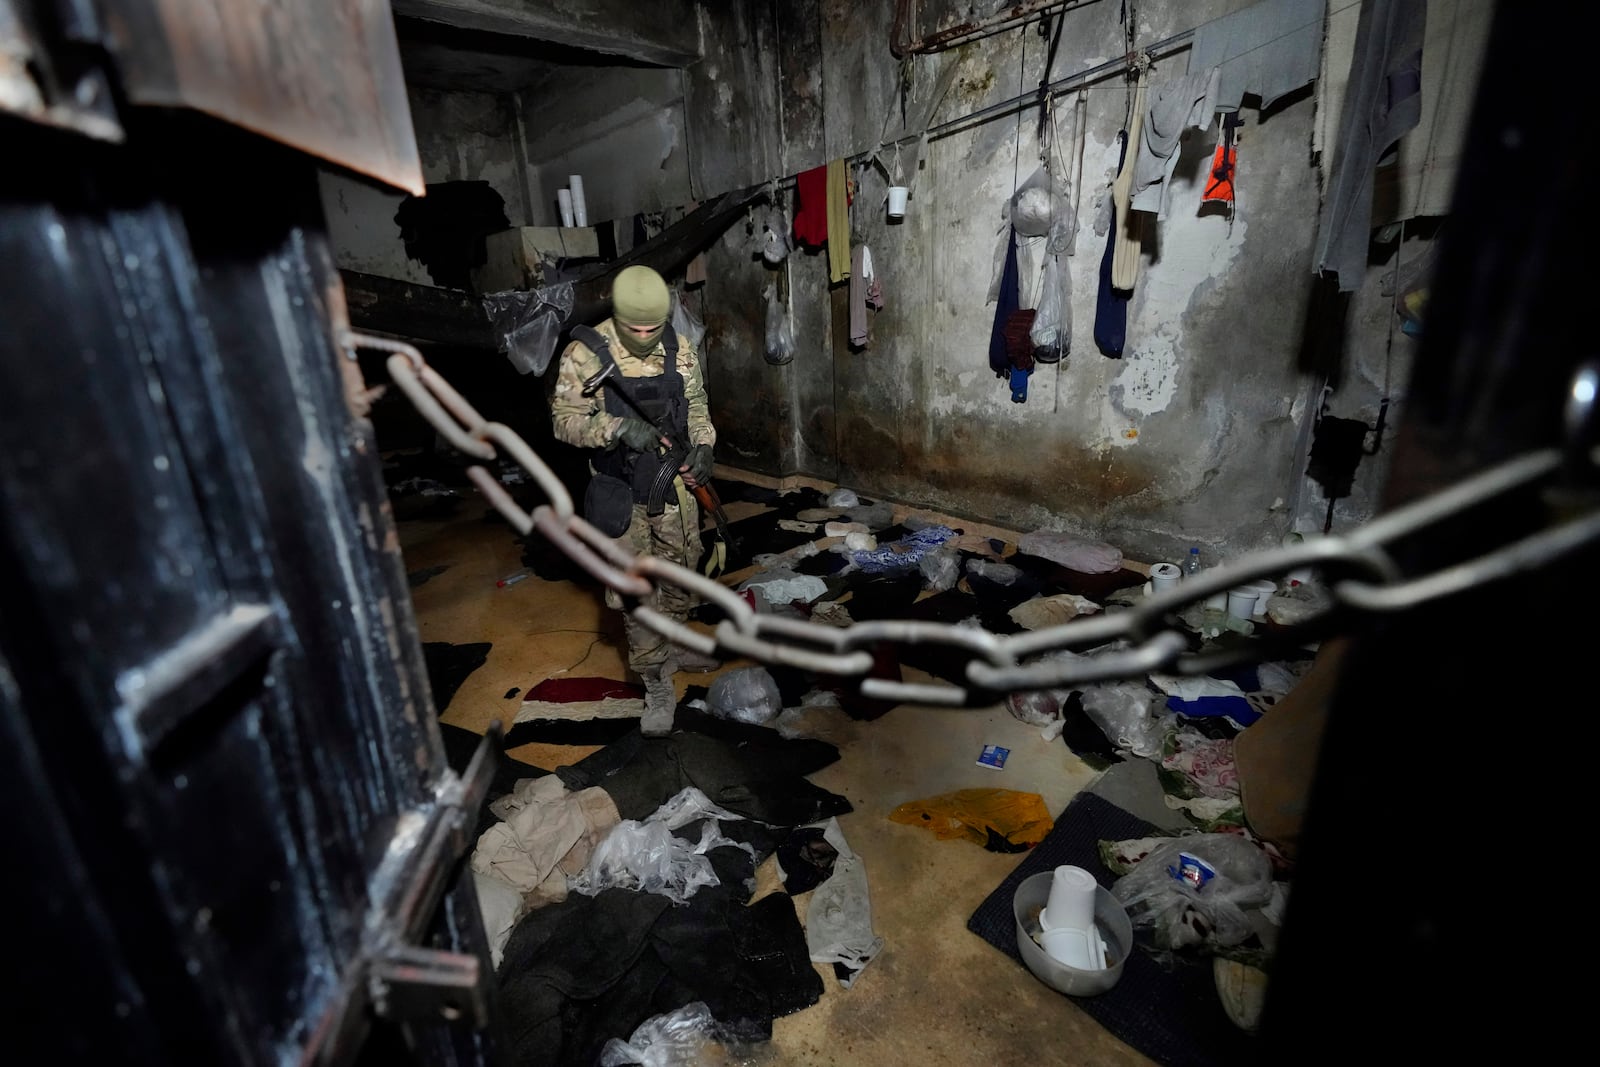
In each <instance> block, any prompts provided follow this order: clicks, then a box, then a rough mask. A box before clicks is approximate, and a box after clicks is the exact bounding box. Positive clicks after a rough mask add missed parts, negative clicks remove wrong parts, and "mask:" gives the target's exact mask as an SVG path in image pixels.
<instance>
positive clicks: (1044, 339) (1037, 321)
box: [1028, 255, 1072, 363]
mask: <svg viewBox="0 0 1600 1067" xmlns="http://www.w3.org/2000/svg"><path fill="white" fill-rule="evenodd" d="M1028 339H1029V340H1031V341H1032V342H1033V347H1034V348H1035V349H1044V350H1046V351H1047V352H1048V353H1049V354H1050V355H1051V356H1052V357H1053V358H1049V359H1045V362H1047V363H1054V362H1057V361H1059V360H1060V359H1061V358H1062V357H1064V356H1066V355H1067V354H1068V353H1070V352H1071V351H1072V271H1071V269H1070V268H1069V267H1068V266H1067V257H1066V256H1065V255H1046V256H1045V257H1044V270H1043V272H1042V274H1041V275H1040V278H1039V307H1038V310H1037V312H1036V313H1035V314H1034V316H1033V327H1032V328H1031V329H1030V330H1029V332H1028Z"/></svg>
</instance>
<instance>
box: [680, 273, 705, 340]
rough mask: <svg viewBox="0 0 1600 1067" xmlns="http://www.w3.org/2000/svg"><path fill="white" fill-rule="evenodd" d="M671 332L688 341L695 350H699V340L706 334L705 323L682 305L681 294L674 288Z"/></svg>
mask: <svg viewBox="0 0 1600 1067" xmlns="http://www.w3.org/2000/svg"><path fill="white" fill-rule="evenodd" d="M672 332H673V333H675V334H677V335H678V336H679V337H681V338H683V339H684V340H685V341H688V342H689V344H690V346H691V347H692V348H694V350H695V351H696V352H698V351H700V342H701V341H702V340H704V339H705V336H706V328H705V325H704V324H703V323H702V322H701V321H700V320H699V319H697V318H695V317H694V313H693V312H691V311H690V310H689V309H688V308H686V307H684V306H683V294H681V293H679V292H678V291H677V290H676V289H674V290H673V291H672Z"/></svg>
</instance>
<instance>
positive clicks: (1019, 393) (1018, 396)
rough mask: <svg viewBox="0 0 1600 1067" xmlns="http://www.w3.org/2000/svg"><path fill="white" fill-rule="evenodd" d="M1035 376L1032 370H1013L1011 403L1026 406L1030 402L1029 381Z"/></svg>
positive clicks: (1013, 368)
mask: <svg viewBox="0 0 1600 1067" xmlns="http://www.w3.org/2000/svg"><path fill="white" fill-rule="evenodd" d="M1032 375H1033V371H1031V370H1018V369H1017V368H1016V367H1012V368H1011V402H1012V403H1013V404H1026V403H1027V402H1028V379H1029V378H1030V377H1031V376H1032Z"/></svg>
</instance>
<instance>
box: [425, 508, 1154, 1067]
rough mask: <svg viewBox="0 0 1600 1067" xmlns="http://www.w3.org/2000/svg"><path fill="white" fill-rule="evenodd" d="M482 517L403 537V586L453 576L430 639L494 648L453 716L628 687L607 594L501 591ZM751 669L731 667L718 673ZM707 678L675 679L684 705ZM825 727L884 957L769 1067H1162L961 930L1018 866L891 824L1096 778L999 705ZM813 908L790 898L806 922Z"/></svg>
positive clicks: (786, 1027) (500, 563)
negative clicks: (925, 804)
mask: <svg viewBox="0 0 1600 1067" xmlns="http://www.w3.org/2000/svg"><path fill="white" fill-rule="evenodd" d="M483 513H484V509H483V508H482V507H481V505H480V503H479V502H478V501H477V500H476V499H474V498H471V497H468V498H467V503H466V506H465V507H464V508H463V509H462V511H461V513H460V515H459V516H458V517H456V518H455V519H452V520H449V521H435V522H403V523H401V525H400V532H401V543H402V547H403V551H404V553H405V559H406V564H407V567H408V568H409V569H410V570H412V571H417V570H421V569H424V568H429V567H434V566H439V565H446V566H447V567H448V569H447V570H445V571H444V572H442V573H441V574H439V575H437V576H435V577H433V578H431V579H429V580H428V581H427V582H426V583H425V584H423V585H421V586H419V587H418V588H416V589H415V590H413V600H414V604H415V609H416V615H417V621H418V625H419V628H420V630H421V633H422V639H423V640H424V641H449V642H455V643H464V642H474V641H489V642H492V644H493V648H492V649H491V650H490V653H489V657H488V660H487V662H486V663H485V664H484V665H483V666H482V667H481V668H479V669H478V670H476V671H474V672H473V673H472V674H471V675H470V676H469V677H468V678H467V680H466V682H465V683H464V684H463V685H462V686H461V688H460V690H459V691H457V693H456V694H455V696H454V698H453V699H452V700H451V702H450V705H449V707H448V708H446V709H445V713H444V716H443V720H444V721H445V722H449V723H453V724H455V725H457V726H462V727H466V728H468V729H472V730H476V731H480V732H481V731H483V730H484V729H486V728H487V727H488V725H489V723H490V722H492V721H493V720H494V719H496V718H504V719H505V721H506V724H507V726H509V725H510V720H511V718H512V716H514V715H515V713H516V711H517V708H518V707H519V704H520V696H519V697H516V698H513V699H510V700H507V699H506V698H505V694H506V692H507V691H508V690H509V689H511V688H513V687H517V688H519V689H523V690H526V689H527V688H529V687H530V686H532V685H535V684H537V683H538V682H540V681H543V680H544V679H546V678H551V677H563V676H584V675H589V676H603V677H610V678H617V679H622V678H625V677H626V675H625V674H624V673H623V672H624V665H623V664H624V656H623V650H622V628H621V622H620V618H619V617H618V616H617V615H616V613H614V612H610V611H608V610H607V609H606V608H605V606H604V605H603V604H602V603H601V601H600V596H599V594H598V593H597V592H594V591H591V590H587V589H583V588H579V587H577V586H575V585H573V584H572V583H567V582H558V583H551V582H545V581H542V580H540V579H538V578H528V579H526V580H524V581H522V582H519V583H517V584H515V585H512V586H509V587H506V588H497V587H496V585H495V580H496V579H497V578H500V577H502V576H504V575H507V574H510V573H512V572H515V571H517V570H519V569H520V568H521V560H520V556H521V552H520V547H519V546H518V544H517V542H516V540H515V538H514V536H513V535H512V533H511V531H510V529H509V528H508V527H507V526H506V525H504V524H503V523H499V522H486V521H484V519H483ZM960 525H964V526H967V527H969V528H971V527H972V525H973V524H971V523H960ZM732 577H733V579H734V580H736V579H737V576H732ZM745 662H746V661H743V660H733V661H730V662H729V663H727V664H726V665H725V666H724V667H723V670H728V669H732V668H733V667H736V666H741V665H743V664H744V663H745ZM919 674H920V672H917V671H914V670H909V669H908V670H907V672H906V676H907V680H909V681H923V680H929V679H927V678H926V677H919ZM712 677H714V675H695V676H682V675H680V677H679V689H680V693H681V691H682V689H683V688H685V687H687V686H688V685H691V684H708V683H709V680H710V679H711V678H712ZM823 726H824V729H823V730H822V732H821V734H820V736H824V737H825V738H826V739H827V740H829V741H832V742H834V743H836V744H838V745H839V747H840V752H841V758H840V760H839V762H838V763H836V764H834V765H833V766H830V767H827V768H824V769H823V770H822V771H820V772H818V773H817V774H814V775H812V776H811V777H812V780H813V781H814V782H816V783H817V784H818V785H821V786H824V787H826V788H828V789H831V790H833V791H835V792H837V793H841V794H843V795H844V796H846V797H848V798H849V799H850V801H851V803H852V804H853V805H854V806H855V811H854V812H853V813H851V814H849V815H846V816H843V817H841V818H840V820H839V823H840V826H841V828H842V829H843V831H844V833H845V835H846V837H847V838H848V839H849V841H850V844H851V847H852V848H853V849H854V850H855V851H856V852H857V853H858V854H859V855H860V856H861V857H862V859H863V861H864V863H865V865H866V869H867V876H868V881H869V883H870V885H871V889H872V905H873V917H874V925H875V926H876V928H877V932H878V933H879V934H881V935H882V936H883V937H884V939H885V942H886V944H885V948H884V950H883V953H882V954H881V955H880V956H879V957H878V958H877V959H876V960H874V961H873V962H872V964H871V965H870V966H869V967H868V968H867V970H866V971H865V972H864V973H863V974H862V976H861V978H860V979H859V980H858V981H857V982H856V983H855V985H854V987H853V988H851V989H848V990H846V989H841V988H840V987H839V985H838V983H837V982H836V981H835V980H834V978H833V975H832V971H831V968H829V967H822V966H820V965H819V966H818V970H819V972H820V973H822V974H823V981H824V986H825V989H826V992H825V994H824V996H823V998H822V1000H821V1002H820V1003H818V1004H817V1005H815V1006H813V1007H811V1008H809V1009H807V1010H805V1011H802V1012H799V1013H796V1014H795V1015H792V1016H789V1017H787V1018H783V1019H779V1020H777V1021H776V1023H775V1024H774V1027H773V1040H772V1043H771V1046H770V1048H769V1049H767V1050H765V1052H764V1053H763V1055H762V1056H761V1057H760V1062H762V1063H780V1064H796V1065H810V1064H838V1063H882V1064H902V1063H904V1064H917V1065H919V1067H933V1065H939V1064H952V1065H955V1064H961V1065H967V1064H974V1063H990V1064H1024V1063H1040V1064H1044V1063H1050V1064H1054V1063H1061V1064H1066V1063H1072V1064H1134V1063H1148V1062H1151V1061H1149V1060H1147V1059H1146V1058H1145V1057H1144V1056H1142V1055H1141V1054H1139V1053H1138V1052H1136V1051H1134V1050H1133V1049H1131V1048H1129V1047H1128V1046H1127V1045H1125V1044H1124V1043H1123V1042H1121V1041H1120V1040H1118V1039H1117V1038H1115V1037H1113V1036H1112V1035H1111V1034H1110V1033H1108V1032H1107V1031H1105V1030H1104V1029H1103V1028H1101V1027H1100V1025H1099V1024H1098V1023H1096V1022H1095V1021H1094V1020H1093V1019H1092V1018H1090V1017H1089V1016H1088V1015H1086V1014H1084V1013H1083V1012H1082V1011H1080V1010H1079V1009H1078V1008H1077V1007H1076V1006H1075V1005H1074V1004H1073V1003H1072V1001H1071V1000H1070V999H1069V998H1067V997H1064V996H1062V995H1061V994H1058V993H1056V992H1054V991H1053V990H1051V989H1049V988H1047V987H1045V986H1044V985H1043V984H1041V983H1040V982H1038V981H1037V980H1035V979H1034V978H1033V976H1032V975H1030V974H1029V973H1028V972H1027V971H1026V970H1024V969H1023V968H1021V967H1020V966H1019V965H1018V964H1016V963H1015V962H1013V961H1012V960H1011V959H1010V958H1009V957H1008V956H1005V955H1003V954H1002V953H1000V952H999V951H997V950H996V949H995V948H993V947H992V946H990V945H989V944H988V943H986V942H984V941H983V940H982V939H981V938H979V937H978V936H977V935H975V934H973V933H971V932H969V931H968V930H967V929H966V922H967V919H968V917H969V916H970V915H971V914H972V912H973V911H974V910H975V909H976V908H977V907H978V905H979V904H980V903H981V902H982V901H983V899H984V898H985V897H986V896H987V895H988V894H989V893H990V892H991V891H992V890H993V889H994V887H995V886H996V885H998V884H999V883H1000V882H1001V880H1002V879H1003V878H1004V877H1005V876H1006V874H1008V873H1009V872H1010V871H1011V870H1012V869H1014V868H1015V866H1016V865H1017V863H1019V862H1020V859H1021V857H1019V856H1015V855H1010V856H1008V855H999V854H995V853H990V852H986V851H984V850H983V849H981V848H979V847H978V846H976V845H973V844H970V843H968V842H965V841H939V840H938V839H936V838H935V837H934V836H933V834H931V833H929V832H927V831H925V830H922V829H920V828H918V827H912V826H902V825H898V824H895V823H891V822H890V821H889V820H888V818H887V817H886V816H887V814H888V812H889V811H890V810H892V809H893V808H894V807H895V806H897V805H899V804H901V803H903V802H905V801H909V800H915V799H917V798H919V797H924V796H929V795H932V794H936V793H944V792H949V791H951V790H955V789H964V788H970V787H1003V788H1008V789H1017V790H1022V791H1027V792H1035V793H1039V794H1041V795H1042V796H1043V797H1044V799H1045V802H1046V805H1047V807H1048V808H1049V809H1050V810H1051V811H1052V812H1059V811H1061V809H1062V808H1064V807H1065V806H1066V804H1067V802H1068V800H1069V799H1070V798H1071V797H1072V795H1073V794H1074V793H1076V792H1077V791H1078V790H1080V789H1082V788H1084V787H1085V786H1086V785H1088V784H1089V783H1090V782H1091V781H1093V780H1094V778H1095V773H1096V772H1094V771H1092V770H1091V769H1090V768H1089V767H1088V766H1087V765H1085V764H1084V763H1083V762H1082V761H1081V760H1079V759H1078V758H1077V757H1076V756H1074V755H1073V754H1072V752H1071V751H1070V750H1069V749H1068V748H1067V747H1066V746H1065V745H1063V744H1061V742H1060V741H1059V740H1057V741H1054V742H1045V741H1044V740H1042V739H1041V738H1040V736H1039V733H1038V731H1037V730H1035V729H1033V728H1031V727H1028V726H1026V725H1024V724H1022V723H1020V722H1018V721H1017V720H1015V719H1013V718H1012V717H1011V716H1010V715H1009V714H1008V713H1007V712H1006V711H1005V709H1004V708H1002V707H1000V706H998V705H997V706H995V707H991V708H984V709H975V710H949V709H937V708H926V707H917V706H912V705H903V706H901V707H899V708H896V709H895V710H893V711H891V712H890V713H889V714H887V715H885V716H884V717H882V718H880V719H878V720H876V721H873V722H861V723H857V722H852V721H850V720H848V719H846V718H844V717H843V716H838V717H837V718H833V719H830V720H828V721H826V722H825V723H824V724H823ZM985 744H1000V745H1004V746H1005V747H1007V748H1009V749H1011V757H1010V760H1009V762H1008V763H1007V764H1006V766H1005V769H1004V770H1001V771H993V770H989V769H986V768H982V767H979V766H977V765H976V763H975V762H974V761H975V760H976V758H977V755H978V752H979V750H980V749H981V748H982V746H983V745H985ZM591 751H593V749H592V748H589V747H584V746H557V745H525V746H522V747H519V748H517V749H514V750H512V751H511V752H510V755H511V756H512V757H513V758H516V759H519V760H522V761H524V762H527V763H530V764H533V765H534V766H539V767H545V768H553V767H556V766H558V765H560V764H563V763H571V762H573V761H575V760H577V759H580V758H582V757H583V756H584V755H586V754H588V753H589V752H591ZM772 868H773V863H772V861H771V860H769V861H768V862H767V864H765V865H764V866H763V869H762V870H761V871H760V872H758V885H759V887H760V888H759V890H758V893H759V894H760V895H764V894H765V893H766V892H768V891H772V890H774V889H775V888H776V887H777V884H778V882H777V876H776V874H775V872H774V871H773V870H772ZM778 891H781V890H778ZM807 902H808V898H807V897H805V896H802V897H797V898H795V904H796V908H797V910H798V914H799V915H800V917H801V919H802V920H803V919H804V917H805V909H806V904H807ZM619 1036H626V1035H619Z"/></svg>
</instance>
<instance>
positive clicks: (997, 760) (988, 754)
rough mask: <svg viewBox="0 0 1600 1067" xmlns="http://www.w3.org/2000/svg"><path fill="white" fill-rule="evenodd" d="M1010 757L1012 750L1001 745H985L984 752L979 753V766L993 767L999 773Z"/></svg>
mask: <svg viewBox="0 0 1600 1067" xmlns="http://www.w3.org/2000/svg"><path fill="white" fill-rule="evenodd" d="M1010 755H1011V750H1010V749H1009V748H1001V747H1000V746H999V745H984V746H983V751H982V752H980V753H978V766H980V767H992V768H993V769H995V770H997V771H998V770H1003V769H1004V768H1005V765H1006V760H1007V759H1008V758H1009V757H1010Z"/></svg>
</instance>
